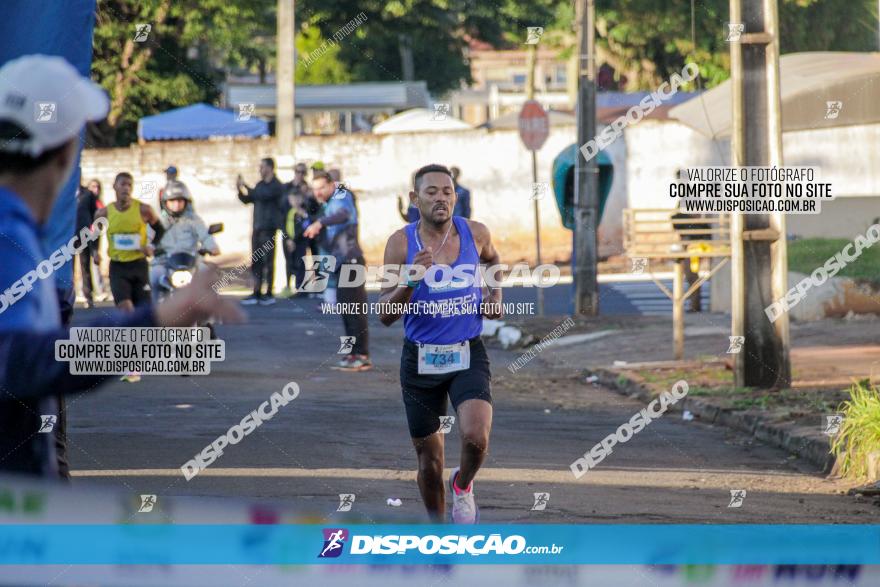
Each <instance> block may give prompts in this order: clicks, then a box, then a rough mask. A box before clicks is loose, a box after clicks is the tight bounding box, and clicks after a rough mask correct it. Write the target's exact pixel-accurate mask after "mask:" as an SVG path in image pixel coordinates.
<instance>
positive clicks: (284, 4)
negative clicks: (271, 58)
mask: <svg viewBox="0 0 880 587" xmlns="http://www.w3.org/2000/svg"><path fill="white" fill-rule="evenodd" d="M295 5H296V2H295V0H278V20H277V29H278V30H277V32H276V43H277V54H278V55H277V60H278V68H277V71H276V72H275V95H276V105H275V141H276V148H277V153H276V159H277V163H278V171H279V172H280V173H279V178H280V179H282V180H283V181H287V180H289V179H292V178H293V155H294V140H295V134H296V118H295V106H294V99H295V96H294V92H295V87H294V85H295V76H294V70H295V66H296V64H295V63H294V51H295V46H294V38H295V26H294V9H295ZM288 175H289V177H288Z"/></svg>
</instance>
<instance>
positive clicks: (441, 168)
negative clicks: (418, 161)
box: [413, 163, 452, 193]
mask: <svg viewBox="0 0 880 587" xmlns="http://www.w3.org/2000/svg"><path fill="white" fill-rule="evenodd" d="M429 173H445V174H446V175H448V176H449V178H450V179H452V172H451V171H449V168H448V167H446V166H445V165H439V164H437V163H431V164H430V165H425V166H424V167H420V168H419V169H417V170H416V173H415V175H413V189H414V190H415V191H416V193H418V191H419V184H421V182H422V177H424V176H425V175H427V174H429Z"/></svg>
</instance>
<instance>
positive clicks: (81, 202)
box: [76, 186, 101, 308]
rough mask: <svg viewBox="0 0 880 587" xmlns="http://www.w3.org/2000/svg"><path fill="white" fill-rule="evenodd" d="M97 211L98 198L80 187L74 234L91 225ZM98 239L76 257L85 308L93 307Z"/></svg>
mask: <svg viewBox="0 0 880 587" xmlns="http://www.w3.org/2000/svg"><path fill="white" fill-rule="evenodd" d="M97 211H98V196H97V194H95V193H94V192H92V191H91V190H90V189H87V188H86V187H85V186H80V188H79V193H78V194H77V195H76V234H79V232H80V231H81V230H83V229H84V228H87V227H90V226H91V225H92V220H93V219H94V218H95V212H97ZM99 243H100V240H99V238H96V239H94V240H93V241H91V242H90V243H89V246H88V247H86V249H85V250H84V251H83V252H82V253H80V254H79V255H77V257H79V259H78V260H79V269H80V278H81V279H82V292H83V297H85V299H86V307H88V308H91V307H93V306H94V305H95V301H94V298H93V290H94V289H95V287H94V284H93V283H92V263H95V265H98V266H99V267H100V265H101V253H100V252H99V251H100V248H99Z"/></svg>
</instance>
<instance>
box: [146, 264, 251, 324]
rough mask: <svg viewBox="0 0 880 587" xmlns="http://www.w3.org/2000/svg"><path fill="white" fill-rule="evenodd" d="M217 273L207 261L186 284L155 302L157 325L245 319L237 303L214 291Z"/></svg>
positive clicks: (235, 322)
mask: <svg viewBox="0 0 880 587" xmlns="http://www.w3.org/2000/svg"><path fill="white" fill-rule="evenodd" d="M219 278H220V273H219V271H217V268H216V267H215V266H214V265H211V264H208V263H206V264H205V266H204V267H202V268H200V269H199V270H198V271H196V274H195V275H194V276H193V280H192V281H191V282H190V284H189V285H187V286H186V287H183V288H181V289H178V290H176V291H175V292H174V295H173V296H171V297H170V298H168V299H167V300H165V301H164V302H162V303H161V304H159V305H158V306H156V309H155V314H156V323H157V324H158V325H159V326H191V325H193V324H195V323H197V322H201V321H204V320H207V319H209V318H211V317H214V318H217V319H218V320H220V321H221V322H224V323H226V324H239V323H241V322H244V321H245V319H246V316H245V314H244V313H243V312H242V311H241V308H239V306H238V304H237V303H236V302H235V301H234V300H232V299H229V298H223V297H221V296H220V295H218V294H217V292H216V291H214V287H213V286H214V284H216V283H217V281H218V280H219Z"/></svg>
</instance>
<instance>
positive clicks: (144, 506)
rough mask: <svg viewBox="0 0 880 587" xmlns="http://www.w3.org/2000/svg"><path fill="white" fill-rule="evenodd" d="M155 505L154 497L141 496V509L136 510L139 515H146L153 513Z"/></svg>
mask: <svg viewBox="0 0 880 587" xmlns="http://www.w3.org/2000/svg"><path fill="white" fill-rule="evenodd" d="M155 505H156V496H155V495H142V496H141V507H139V508H138V513H139V514H148V513H150V512H151V511H153V507H154V506H155Z"/></svg>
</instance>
